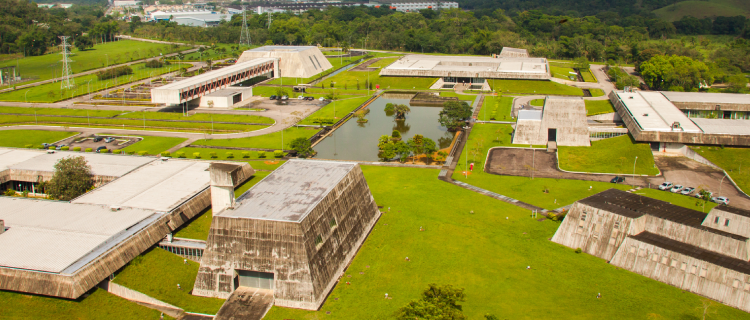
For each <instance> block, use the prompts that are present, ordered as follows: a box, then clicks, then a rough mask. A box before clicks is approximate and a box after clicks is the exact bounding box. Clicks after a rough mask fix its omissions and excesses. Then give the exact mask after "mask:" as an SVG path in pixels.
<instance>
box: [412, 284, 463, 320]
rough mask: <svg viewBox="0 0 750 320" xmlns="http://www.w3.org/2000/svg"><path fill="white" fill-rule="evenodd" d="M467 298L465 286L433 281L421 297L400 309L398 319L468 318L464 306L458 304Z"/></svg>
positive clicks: (456, 319)
mask: <svg viewBox="0 0 750 320" xmlns="http://www.w3.org/2000/svg"><path fill="white" fill-rule="evenodd" d="M465 299H466V296H465V295H464V289H463V288H454V287H453V286H451V285H444V286H438V285H437V284H434V283H431V284H429V287H428V288H427V289H426V290H425V291H424V292H422V297H421V299H419V300H412V301H411V302H409V304H407V305H406V306H404V307H402V308H401V309H399V310H398V319H402V320H412V319H445V320H463V319H467V318H466V316H465V315H464V314H463V307H462V306H461V305H460V304H458V303H459V302H463V301H465Z"/></svg>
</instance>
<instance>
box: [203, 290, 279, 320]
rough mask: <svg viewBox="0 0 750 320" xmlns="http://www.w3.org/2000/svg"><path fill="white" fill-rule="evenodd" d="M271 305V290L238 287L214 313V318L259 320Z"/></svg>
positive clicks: (217, 319)
mask: <svg viewBox="0 0 750 320" xmlns="http://www.w3.org/2000/svg"><path fill="white" fill-rule="evenodd" d="M271 306H273V290H268V289H259V288H247V287H239V288H237V290H234V292H232V295H231V296H229V299H227V301H226V302H224V304H223V305H222V306H221V309H219V312H217V313H216V317H214V319H215V320H261V319H263V316H265V315H266V312H268V310H269V309H271Z"/></svg>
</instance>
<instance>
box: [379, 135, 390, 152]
mask: <svg viewBox="0 0 750 320" xmlns="http://www.w3.org/2000/svg"><path fill="white" fill-rule="evenodd" d="M390 142H391V137H389V136H387V135H382V136H380V138H378V150H383V148H385V145H386V144H388V143H390Z"/></svg>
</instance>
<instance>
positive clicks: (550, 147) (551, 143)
mask: <svg viewBox="0 0 750 320" xmlns="http://www.w3.org/2000/svg"><path fill="white" fill-rule="evenodd" d="M555 151H557V142H555V141H548V142H547V152H555Z"/></svg>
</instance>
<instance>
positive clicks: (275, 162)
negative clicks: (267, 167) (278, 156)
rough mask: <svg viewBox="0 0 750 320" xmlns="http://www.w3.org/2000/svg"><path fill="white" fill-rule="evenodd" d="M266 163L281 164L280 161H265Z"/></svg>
mask: <svg viewBox="0 0 750 320" xmlns="http://www.w3.org/2000/svg"><path fill="white" fill-rule="evenodd" d="M263 163H265V164H279V162H278V161H263Z"/></svg>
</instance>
